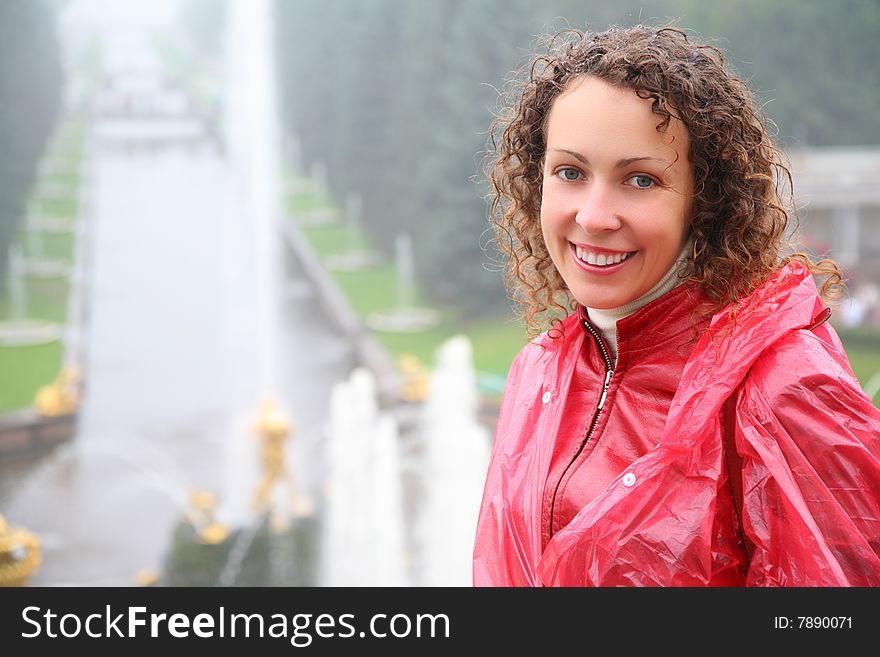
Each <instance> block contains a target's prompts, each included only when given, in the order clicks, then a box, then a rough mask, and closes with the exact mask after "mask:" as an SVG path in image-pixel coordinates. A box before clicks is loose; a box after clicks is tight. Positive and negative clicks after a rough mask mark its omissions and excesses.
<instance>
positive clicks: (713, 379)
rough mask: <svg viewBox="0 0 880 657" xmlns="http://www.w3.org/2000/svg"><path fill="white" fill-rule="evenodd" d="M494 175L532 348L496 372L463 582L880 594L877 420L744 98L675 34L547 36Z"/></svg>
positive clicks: (504, 119)
mask: <svg viewBox="0 0 880 657" xmlns="http://www.w3.org/2000/svg"><path fill="white" fill-rule="evenodd" d="M495 127H496V128H498V130H497V131H493V134H498V135H499V136H500V140H499V141H498V144H497V147H496V148H495V150H494V157H493V158H492V160H491V163H490V167H489V178H490V180H491V182H492V184H493V189H494V191H495V198H494V203H493V214H494V216H495V218H496V221H497V224H498V236H499V241H500V245H501V247H502V249H503V250H504V252H505V253H506V255H507V256H508V257H509V263H510V267H509V277H508V284H509V286H510V287H512V289H513V292H514V295H515V298H517V299H518V300H519V301H520V302H521V303H522V305H523V306H524V309H525V312H524V315H525V319H526V323H527V326H528V327H529V328H530V329H531V330H532V333H536V332H537V330H535V329H536V327H538V326H539V322H540V320H541V317H542V316H545V317H546V316H548V315H549V314H550V313H551V312H552V311H554V310H557V311H559V310H562V311H565V312H566V313H568V312H569V311H573V312H571V314H569V315H568V317H566V318H565V319H563V320H558V319H557V320H555V321H554V323H553V326H552V328H551V329H550V330H549V331H547V332H545V333H543V334H541V335H539V336H538V337H537V338H535V339H533V340H532V341H531V342H530V343H529V344H527V345H526V346H525V347H524V348H523V350H522V351H521V352H520V354H519V355H518V356H517V358H516V360H515V361H514V363H513V365H512V366H511V369H510V372H509V374H508V380H507V387H506V389H505V393H504V401H503V404H502V408H501V412H500V416H499V421H498V428H497V433H496V438H495V443H494V446H493V452H492V459H491V464H490V466H489V472H488V476H487V480H486V485H485V491H484V495H483V501H482V505H481V509H480V517H479V524H478V528H477V536H476V544H475V549H474V583H475V585H477V586H484V585H489V586H578V585H594V586H616V585H625V586H630V585H635V586H669V585H674V586H740V585H763V586H847V585H859V586H873V585H880V411H878V410H877V409H876V408H875V407H874V406H873V404H872V403H871V402H870V400H869V399H868V398H867V397H866V396H865V394H864V393H863V392H862V390H861V389H860V387H859V384H858V381H857V380H856V378H855V376H854V375H853V373H852V370H851V368H850V366H849V363H848V361H847V357H846V354H845V352H844V350H843V347H842V346H841V343H840V340H839V339H838V337H837V335H836V333H835V332H834V330H833V328H832V327H831V326H830V325H829V324H828V323H827V319H828V317H829V315H830V309H828V308H827V307H826V306H825V303H824V302H823V301H822V297H820V294H819V293H818V292H817V289H816V284H815V282H814V279H813V276H814V275H816V276H817V277H819V278H820V279H822V280H823V285H822V295H824V297H825V298H831V297H833V296H834V294H835V293H837V294H839V292H840V289H841V278H840V272H839V270H838V268H837V266H836V264H835V263H833V262H832V261H829V260H822V261H820V262H817V263H813V262H812V261H811V260H810V258H809V257H808V256H807V255H805V254H801V253H796V252H791V251H790V250H788V248H787V247H788V245H787V243H786V236H787V232H786V229H787V228H788V224H789V213H788V211H787V210H786V207H785V203H784V198H783V196H782V194H781V192H780V190H779V186H780V184H781V183H782V182H788V183H789V184H790V182H791V178H790V175H789V172H788V170H787V169H786V168H785V167H784V165H783V164H782V159H781V157H780V153H779V151H778V150H777V149H776V148H775V146H774V145H773V142H772V140H771V138H770V136H769V135H768V132H767V129H766V126H765V121H764V119H763V118H762V116H761V115H760V112H759V110H758V109H757V105H756V103H755V100H754V98H753V97H752V95H751V93H750V91H749V90H748V88H747V86H746V85H745V84H744V83H743V82H742V81H741V80H739V79H737V78H736V77H735V76H733V75H732V74H731V73H729V72H727V71H726V70H725V68H724V63H723V59H722V57H721V54H720V53H719V52H718V51H717V50H715V49H714V48H712V47H709V46H705V45H697V44H693V43H691V42H690V41H689V40H688V39H687V37H686V36H685V34H684V33H683V32H681V31H678V30H676V29H672V28H662V29H651V28H646V27H635V28H631V29H612V30H609V31H606V32H602V33H594V34H581V33H579V32H572V31H568V32H566V33H563V34H560V35H557V36H556V37H555V38H554V39H553V40H552V41H551V43H550V47H549V48H548V51H547V54H545V55H542V56H539V57H537V58H536V59H535V60H534V61H533V62H532V63H531V64H530V65H529V66H528V67H527V68H526V69H525V79H524V81H523V82H522V83H520V84H519V85H518V86H517V87H515V88H513V89H512V101H511V102H510V105H509V109H508V111H507V112H505V113H503V114H502V115H501V116H500V117H499V118H498V120H497V121H496V126H495Z"/></svg>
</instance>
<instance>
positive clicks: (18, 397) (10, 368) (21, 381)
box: [0, 342, 64, 413]
mask: <svg viewBox="0 0 880 657" xmlns="http://www.w3.org/2000/svg"><path fill="white" fill-rule="evenodd" d="M63 350H64V345H63V344H62V343H61V342H51V343H49V344H44V345H37V346H32V347H0V372H2V375H0V413H5V412H8V411H15V410H18V409H21V408H26V407H28V406H30V405H31V404H32V403H33V401H34V395H35V394H36V392H37V390H38V389H39V388H40V387H41V386H44V385H46V384H47V383H51V382H52V381H53V380H55V377H56V376H58V372H59V369H60V366H61V359H62V357H63V355H64V354H63Z"/></svg>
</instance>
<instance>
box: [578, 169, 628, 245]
mask: <svg viewBox="0 0 880 657" xmlns="http://www.w3.org/2000/svg"><path fill="white" fill-rule="evenodd" d="M575 222H576V223H577V224H578V225H579V226H580V227H581V228H583V229H584V230H585V231H586V232H587V233H590V234H594V233H601V232H603V231H607V230H617V229H618V228H620V226H621V221H620V214H619V208H618V207H617V203H616V202H615V198H614V193H613V191H612V190H610V189H608V187H607V186H606V185H604V184H602V183H601V182H599V181H593V184H591V185H589V186H588V187H586V188H585V189H584V191H583V193H582V194H581V195H580V196H579V198H578V206H577V214H576V215H575Z"/></svg>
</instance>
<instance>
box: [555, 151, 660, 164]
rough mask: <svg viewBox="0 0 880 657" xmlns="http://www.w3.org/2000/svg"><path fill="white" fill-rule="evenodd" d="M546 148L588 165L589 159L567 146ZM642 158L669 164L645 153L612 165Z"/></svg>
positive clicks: (637, 160)
mask: <svg viewBox="0 0 880 657" xmlns="http://www.w3.org/2000/svg"><path fill="white" fill-rule="evenodd" d="M547 150H550V151H554V152H556V153H567V154H568V155H571V156H572V157H573V158H575V159H576V160H579V161H580V162H583V163H584V164H586V165H587V166H590V161H589V160H588V159H587V158H586V157H584V156H583V155H581V154H580V153H578V152H577V151H570V150H568V149H567V148H549V149H547ZM643 160H653V161H655V162H663V163H664V164H667V165H668V164H669V162H668V161H667V160H664V159H663V158H660V157H649V156H647V155H644V156H639V157H625V158H623V159H622V160H618V161H617V164H616V165H614V166H615V168H617V169H621V168H623V167H627V166H629V165H630V164H632V163H633V162H641V161H643Z"/></svg>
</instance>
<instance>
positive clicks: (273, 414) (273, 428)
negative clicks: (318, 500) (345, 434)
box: [252, 397, 313, 529]
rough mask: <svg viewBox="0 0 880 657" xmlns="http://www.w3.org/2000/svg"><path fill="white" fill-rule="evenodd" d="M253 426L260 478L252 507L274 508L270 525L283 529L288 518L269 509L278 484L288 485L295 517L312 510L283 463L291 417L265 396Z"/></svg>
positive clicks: (264, 509)
mask: <svg viewBox="0 0 880 657" xmlns="http://www.w3.org/2000/svg"><path fill="white" fill-rule="evenodd" d="M254 429H255V431H256V432H257V434H258V436H259V438H260V445H261V450H260V456H261V459H260V460H261V463H262V466H263V477H262V479H260V482H259V484H258V485H257V490H256V492H255V494H254V499H253V503H252V506H253V509H254V512H255V513H264V512H266V511H269V510H272V511H274V515H273V518H272V522H273V525H274V526H275V527H276V529H283V528H284V527H285V526H286V521H287V519H286V518H284V517H281V516H280V515H279V514H280V511H279V509H277V508H275V509H273V508H272V506H273V505H272V492H273V489H274V488H275V487H276V486H277V485H278V484H281V483H285V484H287V488H288V493H289V496H290V497H289V503H290V507H291V510H292V511H293V514H294V515H295V516H300V517H301V516H307V515H311V514H312V513H313V505H312V503H311V502H310V501H309V500H308V499H307V498H306V497H304V496H302V495H300V493H299V492H298V491H297V489H296V486H295V484H294V481H293V475H291V474H290V472H289V471H288V469H287V464H286V463H285V454H284V443H285V441H286V440H287V437H288V435H289V434H290V430H291V424H290V420H288V419H287V416H286V415H285V414H284V413H283V412H282V411H281V410H280V409H279V408H278V406H277V404H276V403H275V400H274V399H272V398H270V397H267V398H266V399H264V400H263V402H262V404H261V406H260V415H259V417H258V418H257V422H256V424H255V425H254Z"/></svg>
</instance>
